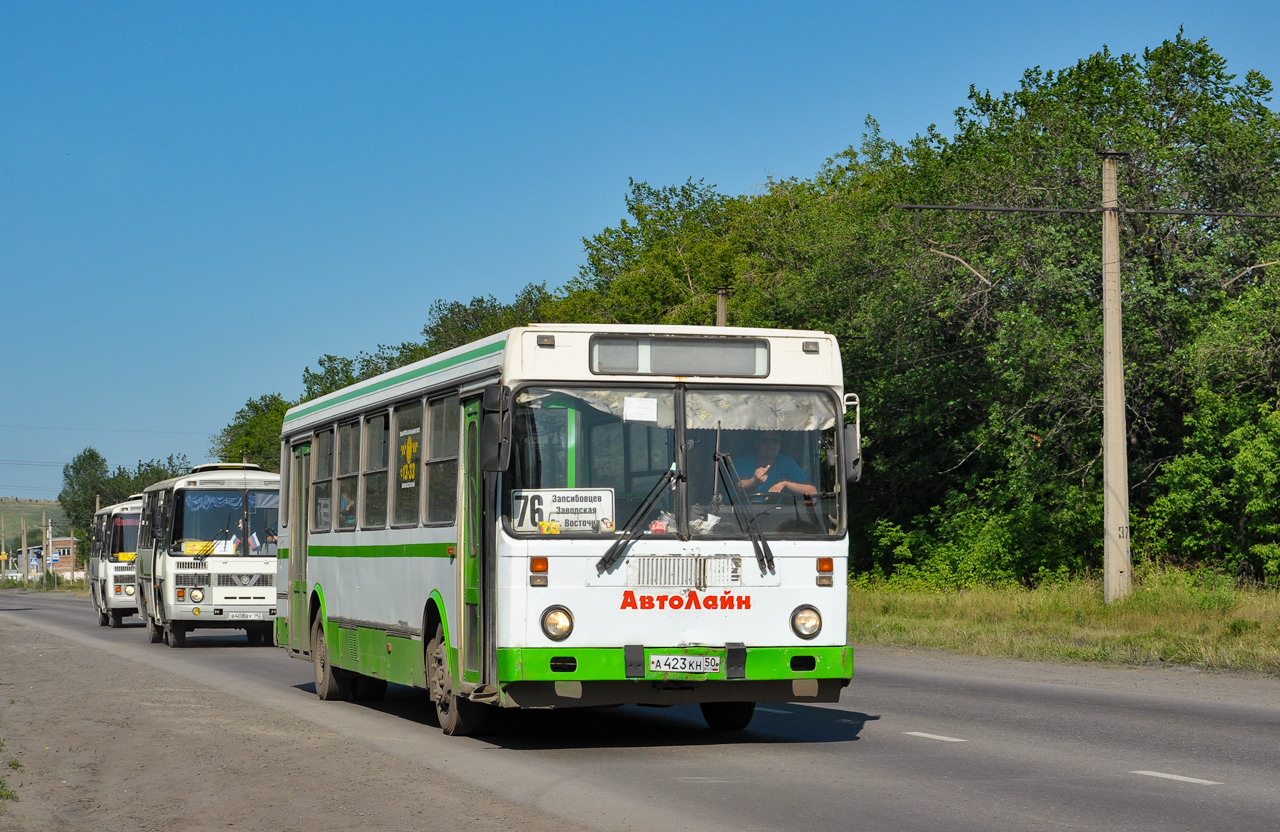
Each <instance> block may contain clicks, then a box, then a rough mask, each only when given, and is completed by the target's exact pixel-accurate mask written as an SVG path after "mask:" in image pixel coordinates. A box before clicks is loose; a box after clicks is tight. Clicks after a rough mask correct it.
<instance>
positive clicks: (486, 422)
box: [480, 384, 511, 471]
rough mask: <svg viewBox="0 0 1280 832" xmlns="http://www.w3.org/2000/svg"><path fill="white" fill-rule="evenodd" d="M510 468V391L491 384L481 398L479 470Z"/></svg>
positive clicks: (501, 386)
mask: <svg viewBox="0 0 1280 832" xmlns="http://www.w3.org/2000/svg"><path fill="white" fill-rule="evenodd" d="M510 464H511V388H510V387H504V386H503V385H501V384H490V385H489V386H488V387H486V388H484V393H483V395H482V396H481V398H480V470H481V471H505V470H507V466H508V465H510Z"/></svg>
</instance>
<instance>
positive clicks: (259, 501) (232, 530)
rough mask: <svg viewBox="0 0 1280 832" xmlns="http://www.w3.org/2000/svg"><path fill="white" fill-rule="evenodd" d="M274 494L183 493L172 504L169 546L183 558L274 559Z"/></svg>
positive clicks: (276, 505)
mask: <svg viewBox="0 0 1280 832" xmlns="http://www.w3.org/2000/svg"><path fill="white" fill-rule="evenodd" d="M279 514H280V495H279V493H277V492H275V491H247V492H246V491H232V490H221V489H219V490H207V491H184V492H181V493H180V494H179V495H178V499H177V500H175V506H174V517H173V538H172V539H173V545H174V548H175V549H178V550H180V551H181V552H182V553H183V554H187V555H240V556H263V555H270V556H274V555H275V547H276V528H277V523H278V518H279Z"/></svg>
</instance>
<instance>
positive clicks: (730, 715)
mask: <svg viewBox="0 0 1280 832" xmlns="http://www.w3.org/2000/svg"><path fill="white" fill-rule="evenodd" d="M698 707H699V708H701V709H702V718H703V719H705V720H706V721H707V727H708V728H710V729H711V730H713V731H741V730H742V729H743V728H746V727H747V726H748V725H750V724H751V718H752V717H753V716H755V715H756V703H754V702H703V703H701V704H700V705H699V706H698Z"/></svg>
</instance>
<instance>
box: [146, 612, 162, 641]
mask: <svg viewBox="0 0 1280 832" xmlns="http://www.w3.org/2000/svg"><path fill="white" fill-rule="evenodd" d="M147 641H148V642H149V643H151V644H159V643H160V642H162V641H164V630H162V629H160V623H159V622H158V621H156V620H155V619H154V618H152V617H151V616H149V615H148V616H147Z"/></svg>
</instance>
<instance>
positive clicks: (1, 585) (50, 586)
mask: <svg viewBox="0 0 1280 832" xmlns="http://www.w3.org/2000/svg"><path fill="white" fill-rule="evenodd" d="M0 589H29V590H33V591H36V592H85V593H87V592H88V590H89V587H88V586H87V585H86V584H85V582H84V579H83V578H81V579H79V580H76V581H72V580H68V579H66V578H63V577H62V576H61V575H55V574H54V573H52V572H49V573H46V574H45V575H43V576H40V577H38V578H32V579H30V580H28V581H25V582H24V581H23V580H22V579H21V578H19V579H17V580H11V579H5V580H3V581H0ZM85 597H88V596H87V595H86V596H85Z"/></svg>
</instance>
